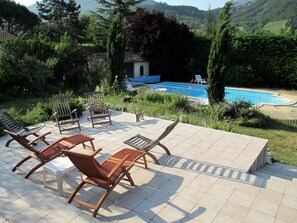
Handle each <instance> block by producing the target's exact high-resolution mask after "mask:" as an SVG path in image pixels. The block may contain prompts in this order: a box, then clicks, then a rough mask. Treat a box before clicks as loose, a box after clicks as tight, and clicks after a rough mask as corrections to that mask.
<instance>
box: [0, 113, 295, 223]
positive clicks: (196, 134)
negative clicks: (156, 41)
mask: <svg viewBox="0 0 297 223" xmlns="http://www.w3.org/2000/svg"><path fill="white" fill-rule="evenodd" d="M86 118H87V114H86V113H84V115H83V117H81V119H80V120H81V125H82V131H81V133H83V134H85V135H89V136H92V137H94V138H95V141H94V144H95V146H96V147H97V148H98V147H102V148H103V151H102V152H101V153H100V155H99V156H98V159H99V160H104V159H105V158H106V157H108V156H110V155H111V154H113V153H115V152H116V151H118V150H120V149H121V148H124V147H126V146H125V145H124V144H123V143H122V142H123V141H124V140H126V139H128V138H130V137H131V136H133V135H135V134H137V133H140V134H143V135H145V136H147V137H149V138H152V139H154V138H157V137H158V136H159V135H160V134H161V133H162V132H163V131H164V129H165V128H166V126H168V125H169V124H170V123H171V121H166V120H162V119H155V118H151V117H145V120H144V121H142V122H140V123H136V122H135V115H132V114H129V113H122V112H116V111H112V122H113V125H104V126H102V127H100V126H98V127H97V128H91V123H90V122H88V121H87V120H86ZM45 124H46V127H45V128H44V129H43V132H46V131H51V132H52V134H51V135H50V136H49V141H54V140H56V139H58V138H60V137H62V135H60V134H59V133H58V128H57V127H55V126H54V123H53V122H46V123H45ZM76 133H78V132H71V133H69V134H64V135H63V136H67V135H72V134H76ZM8 139H9V136H4V137H1V138H0V149H1V155H0V171H1V174H0V222H61V219H63V222H102V221H103V222H152V223H153V222H253V223H254V222H261V223H262V222H264V223H265V222H276V223H282V222H296V218H297V189H296V188H297V179H296V178H297V168H296V167H292V166H287V165H282V164H273V165H266V166H264V167H262V168H260V169H258V168H259V166H261V165H262V164H263V157H265V154H266V151H267V140H266V139H260V138H256V137H250V136H245V135H240V134H234V133H230V132H224V131H219V130H214V129H208V128H204V127H199V126H193V125H188V124H183V123H179V124H178V125H177V126H176V128H175V129H174V130H173V131H172V132H171V133H170V134H169V135H168V136H167V137H166V138H165V139H164V140H163V141H162V142H163V143H164V144H165V145H166V146H167V147H168V148H169V149H170V151H171V153H172V155H171V156H168V155H166V154H165V152H164V151H163V150H162V149H161V148H157V147H156V148H154V149H153V150H152V152H153V154H154V155H156V156H157V157H158V158H159V161H160V163H161V165H155V164H154V163H153V162H152V160H151V159H150V158H149V157H148V161H149V168H148V169H144V168H143V167H142V166H139V165H136V166H134V167H133V168H132V170H131V174H132V178H133V179H134V181H135V186H133V187H132V186H130V185H128V184H126V183H125V182H122V183H120V184H119V185H118V186H117V187H116V188H115V190H114V191H113V192H112V193H111V194H110V196H109V197H108V199H107V200H106V201H105V203H104V205H103V207H102V208H101V209H100V210H99V212H98V215H97V218H93V217H92V216H91V214H92V211H91V210H90V209H88V208H82V207H79V208H77V207H78V205H76V204H67V197H68V196H69V194H70V193H72V192H73V190H74V188H76V187H77V185H78V184H79V182H80V176H79V174H78V173H77V171H72V172H71V173H70V174H68V175H67V176H65V177H63V183H64V185H63V186H64V191H65V194H64V195H65V197H59V196H58V193H57V185H56V181H55V178H54V177H53V176H51V178H49V182H48V184H47V187H46V188H43V181H42V168H41V169H40V170H39V171H37V172H35V173H34V174H33V175H32V176H31V177H30V178H29V180H25V179H24V177H23V173H22V172H20V171H17V172H16V173H13V172H12V171H11V168H12V167H13V166H14V165H15V164H16V163H17V162H18V161H19V160H20V159H21V158H22V157H24V156H26V155H28V154H29V152H28V151H27V150H25V149H24V148H22V147H21V146H19V145H18V144H17V143H15V142H13V143H11V146H10V147H9V148H6V147H4V145H5V142H6V141H7V140H8ZM42 146H43V145H42V143H40V144H39V145H38V147H42ZM76 149H81V148H76ZM32 164H36V162H35V161H33V162H32V163H28V165H25V164H24V167H23V168H22V170H23V171H27V170H28V169H29V166H32ZM256 169H258V170H256ZM101 193H102V189H100V188H94V187H86V189H85V190H83V192H82V193H80V195H79V196H80V197H81V198H82V199H85V200H89V201H92V203H95V202H96V201H97V200H98V198H99V194H101Z"/></svg>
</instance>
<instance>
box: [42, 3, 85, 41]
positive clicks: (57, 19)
mask: <svg viewBox="0 0 297 223" xmlns="http://www.w3.org/2000/svg"><path fill="white" fill-rule="evenodd" d="M37 8H38V11H39V16H40V18H41V19H42V20H43V21H45V23H44V24H43V26H41V27H40V31H41V32H43V33H46V35H48V36H50V37H51V38H52V39H53V40H55V41H58V40H59V39H60V37H61V36H62V35H64V33H65V32H68V34H69V35H71V36H72V38H75V39H76V40H79V41H83V40H84V38H85V30H86V28H87V26H88V24H89V20H88V18H87V17H82V19H79V14H80V5H78V4H77V3H76V1H75V0H69V1H67V2H66V1H65V0H43V1H42V2H37Z"/></svg>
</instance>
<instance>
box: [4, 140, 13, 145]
mask: <svg viewBox="0 0 297 223" xmlns="http://www.w3.org/2000/svg"><path fill="white" fill-rule="evenodd" d="M13 140H14V139H10V140H8V141H7V142H6V144H5V147H8V146H9V144H10V143H11V142H12V141H13Z"/></svg>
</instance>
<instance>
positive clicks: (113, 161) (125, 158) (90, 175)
mask: <svg viewBox="0 0 297 223" xmlns="http://www.w3.org/2000/svg"><path fill="white" fill-rule="evenodd" d="M100 151H101V149H97V150H96V151H95V152H93V153H92V154H83V153H79V152H74V151H69V150H62V152H63V153H64V154H65V155H67V156H68V157H69V159H70V160H71V161H72V162H73V164H74V165H75V166H76V168H77V169H78V170H79V171H81V172H82V173H83V174H84V175H86V176H87V178H85V179H83V181H82V182H81V183H80V184H79V186H78V187H77V188H76V190H75V191H74V192H73V193H72V195H71V196H70V198H69V200H68V203H71V202H72V201H74V202H76V203H78V204H80V205H83V206H86V207H88V208H92V209H94V211H93V216H94V217H96V215H97V212H98V210H99V208H100V207H101V205H102V204H103V202H104V201H105V199H106V198H107V197H108V195H109V194H110V193H111V192H112V191H113V189H114V188H115V187H116V185H117V184H118V183H119V182H120V181H121V180H122V179H123V178H124V177H126V178H127V179H125V180H128V181H129V182H130V184H131V185H132V186H133V185H134V182H133V180H132V178H131V176H130V173H129V170H130V169H131V168H132V166H133V165H134V163H135V162H138V160H139V159H140V158H143V161H144V162H138V163H142V164H144V165H145V167H146V168H147V163H146V158H145V154H146V153H145V152H143V151H137V150H134V149H129V148H125V149H122V150H120V151H119V152H117V153H116V154H114V155H113V156H111V157H110V158H108V159H107V160H105V161H104V162H103V163H102V164H99V163H98V162H97V160H96V159H95V155H96V154H97V153H98V152H100ZM85 184H90V185H93V186H97V187H101V188H104V189H106V192H105V193H104V194H103V195H102V197H101V198H100V199H99V201H98V203H97V205H96V206H95V205H92V204H90V203H87V202H85V201H82V200H78V199H75V198H74V197H75V196H76V194H77V193H78V192H79V190H80V189H81V188H82V187H83V186H84V185H85Z"/></svg>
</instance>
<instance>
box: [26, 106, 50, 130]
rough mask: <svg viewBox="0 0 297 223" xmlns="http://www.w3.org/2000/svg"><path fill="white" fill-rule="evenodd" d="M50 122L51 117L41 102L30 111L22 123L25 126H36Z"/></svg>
mask: <svg viewBox="0 0 297 223" xmlns="http://www.w3.org/2000/svg"><path fill="white" fill-rule="evenodd" d="M47 120H49V116H48V114H47V112H46V111H45V110H43V107H42V105H41V103H40V102H39V103H38V104H37V105H36V106H34V107H33V108H32V109H28V110H27V111H26V114H25V115H24V116H22V123H23V124H24V125H34V124H38V123H41V122H44V121H47Z"/></svg>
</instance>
